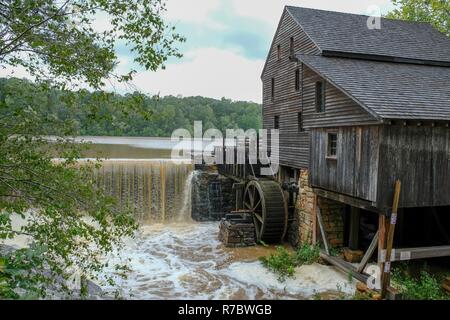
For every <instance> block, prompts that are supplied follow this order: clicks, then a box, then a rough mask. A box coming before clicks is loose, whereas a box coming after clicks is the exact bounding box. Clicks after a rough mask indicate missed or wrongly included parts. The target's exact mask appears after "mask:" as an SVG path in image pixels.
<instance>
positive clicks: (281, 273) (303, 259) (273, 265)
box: [260, 245, 320, 282]
mask: <svg viewBox="0 0 450 320" xmlns="http://www.w3.org/2000/svg"><path fill="white" fill-rule="evenodd" d="M319 252H320V251H319V247H317V246H309V245H303V246H301V247H299V248H298V249H297V250H296V251H295V252H294V253H289V251H288V250H286V249H285V248H283V247H277V252H276V253H274V254H271V255H270V256H269V257H261V258H260V261H261V262H262V264H263V265H264V266H265V267H266V268H267V269H269V270H270V271H272V272H274V273H275V274H277V275H278V280H279V281H281V282H284V281H285V280H286V278H288V277H289V278H290V277H293V276H294V273H295V268H296V267H298V266H301V265H305V264H313V263H314V262H317V261H318V260H319Z"/></svg>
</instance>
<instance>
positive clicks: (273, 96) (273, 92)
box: [270, 78, 275, 100]
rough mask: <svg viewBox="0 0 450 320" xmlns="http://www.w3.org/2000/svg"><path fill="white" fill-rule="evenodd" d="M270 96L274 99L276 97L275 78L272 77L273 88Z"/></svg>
mask: <svg viewBox="0 0 450 320" xmlns="http://www.w3.org/2000/svg"><path fill="white" fill-rule="evenodd" d="M270 91H271V92H270V97H271V98H272V100H273V99H274V98H275V78H272V83H271V88H270Z"/></svg>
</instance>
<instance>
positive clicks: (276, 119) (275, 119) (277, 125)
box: [273, 115, 280, 130]
mask: <svg viewBox="0 0 450 320" xmlns="http://www.w3.org/2000/svg"><path fill="white" fill-rule="evenodd" d="M273 128H274V129H276V130H280V116H279V115H277V116H274V117H273Z"/></svg>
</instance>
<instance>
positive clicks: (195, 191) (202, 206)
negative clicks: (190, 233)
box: [191, 168, 235, 221]
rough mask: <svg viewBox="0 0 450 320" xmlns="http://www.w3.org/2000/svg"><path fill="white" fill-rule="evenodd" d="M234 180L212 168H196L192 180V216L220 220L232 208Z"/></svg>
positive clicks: (233, 202)
mask: <svg viewBox="0 0 450 320" xmlns="http://www.w3.org/2000/svg"><path fill="white" fill-rule="evenodd" d="M233 183H234V181H233V180H231V179H229V178H227V177H225V176H222V175H220V174H218V173H217V171H214V170H212V169H210V168H209V169H207V170H206V169H203V170H198V171H197V172H196V174H195V176H194V178H193V181H192V198H191V200H192V218H193V219H194V220H195V221H220V219H222V218H223V217H225V215H226V214H227V213H230V212H231V211H232V210H234V207H235V195H234V193H233Z"/></svg>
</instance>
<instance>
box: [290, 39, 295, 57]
mask: <svg viewBox="0 0 450 320" xmlns="http://www.w3.org/2000/svg"><path fill="white" fill-rule="evenodd" d="M289 55H290V57H291V58H294V55H295V52H294V38H293V37H292V38H291V43H290V45H289Z"/></svg>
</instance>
